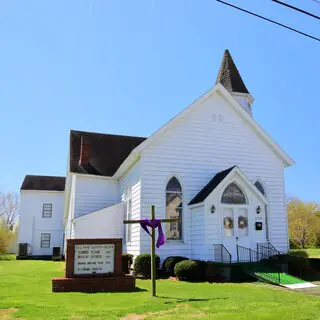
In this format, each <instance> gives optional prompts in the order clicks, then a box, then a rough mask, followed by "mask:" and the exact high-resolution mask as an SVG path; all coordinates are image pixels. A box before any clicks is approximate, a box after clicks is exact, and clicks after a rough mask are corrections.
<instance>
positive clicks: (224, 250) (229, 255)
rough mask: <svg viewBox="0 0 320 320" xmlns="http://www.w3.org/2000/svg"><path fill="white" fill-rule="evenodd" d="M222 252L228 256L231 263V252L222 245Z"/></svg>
mask: <svg viewBox="0 0 320 320" xmlns="http://www.w3.org/2000/svg"><path fill="white" fill-rule="evenodd" d="M221 252H224V253H226V254H227V256H228V262H229V263H231V257H232V256H231V253H230V252H229V250H228V249H227V248H226V247H225V246H224V245H223V244H222V245H221ZM222 260H223V255H222Z"/></svg>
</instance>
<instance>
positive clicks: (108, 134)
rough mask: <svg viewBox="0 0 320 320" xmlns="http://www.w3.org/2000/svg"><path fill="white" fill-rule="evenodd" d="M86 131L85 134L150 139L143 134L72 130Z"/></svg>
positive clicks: (77, 131) (76, 131) (75, 131)
mask: <svg viewBox="0 0 320 320" xmlns="http://www.w3.org/2000/svg"><path fill="white" fill-rule="evenodd" d="M72 132H74V133H84V134H97V135H102V136H113V137H123V138H141V139H148V137H141V136H130V135H125V134H113V133H102V132H92V131H83V130H72V129H71V130H70V135H71V133H72Z"/></svg>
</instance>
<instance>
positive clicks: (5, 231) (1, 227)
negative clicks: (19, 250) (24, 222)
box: [0, 216, 17, 254]
mask: <svg viewBox="0 0 320 320" xmlns="http://www.w3.org/2000/svg"><path fill="white" fill-rule="evenodd" d="M16 237H17V230H16V228H15V229H14V230H10V228H9V227H8V225H7V222H6V219H5V218H4V216H2V217H0V254H1V253H7V251H8V248H9V247H10V245H11V244H12V243H13V241H15V239H16Z"/></svg>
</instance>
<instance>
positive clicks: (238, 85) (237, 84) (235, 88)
mask: <svg viewBox="0 0 320 320" xmlns="http://www.w3.org/2000/svg"><path fill="white" fill-rule="evenodd" d="M219 82H220V83H221V84H222V85H223V86H224V87H225V88H226V89H227V90H228V91H229V92H239V93H247V94H250V93H249V91H248V89H247V88H246V86H245V84H244V82H243V80H242V78H241V76H240V73H239V71H238V69H237V67H236V65H235V64H234V61H233V59H232V57H231V54H230V52H229V50H228V49H226V50H225V52H224V54H223V58H222V62H221V66H220V70H219V73H218V77H217V80H216V84H217V83H219Z"/></svg>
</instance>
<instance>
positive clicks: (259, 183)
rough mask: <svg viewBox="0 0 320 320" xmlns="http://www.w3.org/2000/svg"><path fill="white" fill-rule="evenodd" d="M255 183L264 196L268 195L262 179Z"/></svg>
mask: <svg viewBox="0 0 320 320" xmlns="http://www.w3.org/2000/svg"><path fill="white" fill-rule="evenodd" d="M254 185H255V186H256V188H257V189H258V190H259V191H260V192H261V193H262V194H263V195H264V196H265V195H266V193H265V191H264V187H263V185H262V184H261V182H260V181H256V182H255V184H254Z"/></svg>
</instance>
